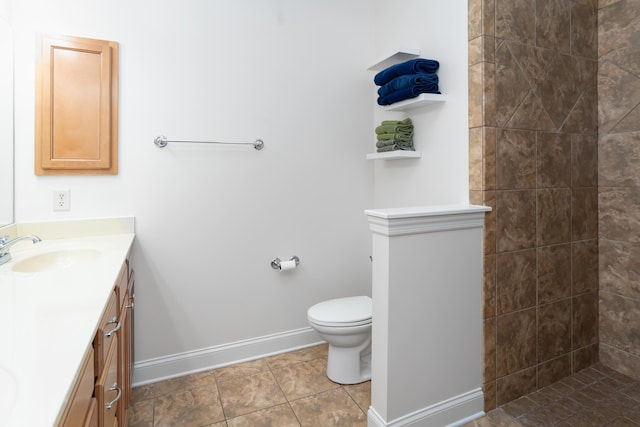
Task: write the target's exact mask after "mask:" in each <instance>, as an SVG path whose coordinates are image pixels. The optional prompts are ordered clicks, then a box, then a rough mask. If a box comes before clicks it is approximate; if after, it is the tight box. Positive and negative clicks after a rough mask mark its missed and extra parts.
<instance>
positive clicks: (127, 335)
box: [117, 261, 135, 420]
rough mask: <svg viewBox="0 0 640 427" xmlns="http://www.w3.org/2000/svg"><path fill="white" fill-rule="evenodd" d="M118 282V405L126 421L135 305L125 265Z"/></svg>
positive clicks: (122, 417) (130, 271) (131, 371)
mask: <svg viewBox="0 0 640 427" xmlns="http://www.w3.org/2000/svg"><path fill="white" fill-rule="evenodd" d="M119 277H120V278H119V280H118V283H119V285H118V287H117V289H118V303H119V304H120V309H119V317H120V321H121V322H122V330H121V331H120V334H119V335H118V338H119V340H118V343H119V349H120V354H119V360H120V363H119V364H118V384H121V385H122V398H121V399H120V404H119V405H118V418H119V419H121V420H125V419H127V418H128V417H129V406H130V404H131V384H132V377H133V305H134V298H135V295H134V283H135V282H134V274H133V270H131V269H130V268H129V263H128V261H127V263H125V266H124V267H123V269H122V271H121V272H120V276H119Z"/></svg>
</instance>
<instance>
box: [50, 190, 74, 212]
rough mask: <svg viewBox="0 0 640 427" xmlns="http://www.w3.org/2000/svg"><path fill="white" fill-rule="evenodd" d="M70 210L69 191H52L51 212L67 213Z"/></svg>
mask: <svg viewBox="0 0 640 427" xmlns="http://www.w3.org/2000/svg"><path fill="white" fill-rule="evenodd" d="M70 209H71V190H54V191H53V210H54V211H68V210H70Z"/></svg>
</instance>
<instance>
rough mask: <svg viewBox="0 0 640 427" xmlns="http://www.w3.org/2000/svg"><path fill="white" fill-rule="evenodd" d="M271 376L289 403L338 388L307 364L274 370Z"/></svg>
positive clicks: (324, 375)
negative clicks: (274, 378)
mask: <svg viewBox="0 0 640 427" xmlns="http://www.w3.org/2000/svg"><path fill="white" fill-rule="evenodd" d="M273 375H274V376H275V377H276V380H277V381H278V384H279V385H280V388H281V389H282V391H283V392H284V395H285V396H286V398H287V400H289V402H291V401H292V400H295V399H299V398H301V397H305V396H310V395H312V394H315V393H320V392H323V391H326V390H330V389H332V388H336V387H340V385H339V384H336V383H334V382H332V381H331V380H329V378H327V375H326V374H325V373H324V372H323V371H319V370H318V369H317V367H316V366H314V365H313V364H312V363H309V362H302V363H296V364H294V365H288V366H284V367H282V368H274V369H273Z"/></svg>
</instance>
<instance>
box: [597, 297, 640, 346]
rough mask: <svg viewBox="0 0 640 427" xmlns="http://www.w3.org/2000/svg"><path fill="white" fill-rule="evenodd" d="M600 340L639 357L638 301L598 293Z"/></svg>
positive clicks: (639, 309) (639, 302)
mask: <svg viewBox="0 0 640 427" xmlns="http://www.w3.org/2000/svg"><path fill="white" fill-rule="evenodd" d="M599 327H600V340H601V341H602V342H603V343H606V344H607V345H610V346H613V347H616V348H617V349H619V350H622V351H625V352H627V353H631V354H634V355H636V356H639V357H640V300H635V299H630V298H625V297H622V296H619V295H615V294H612V293H609V292H605V291H601V292H600V325H599Z"/></svg>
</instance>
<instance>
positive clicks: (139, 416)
mask: <svg viewBox="0 0 640 427" xmlns="http://www.w3.org/2000/svg"><path fill="white" fill-rule="evenodd" d="M153 404H154V399H146V400H138V401H132V404H131V406H130V407H129V424H128V427H153Z"/></svg>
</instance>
